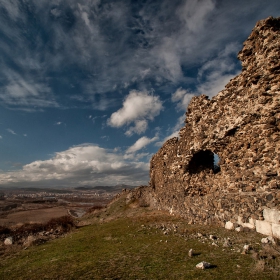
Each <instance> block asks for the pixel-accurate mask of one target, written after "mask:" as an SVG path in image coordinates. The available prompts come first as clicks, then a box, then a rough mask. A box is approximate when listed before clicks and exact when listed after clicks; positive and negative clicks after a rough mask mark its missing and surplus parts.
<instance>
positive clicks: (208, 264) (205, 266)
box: [195, 261, 211, 269]
mask: <svg viewBox="0 0 280 280" xmlns="http://www.w3.org/2000/svg"><path fill="white" fill-rule="evenodd" d="M195 267H196V268H199V269H206V268H210V267H211V264H210V263H208V262H204V261H203V262H200V263H198V264H197V265H196V266H195Z"/></svg>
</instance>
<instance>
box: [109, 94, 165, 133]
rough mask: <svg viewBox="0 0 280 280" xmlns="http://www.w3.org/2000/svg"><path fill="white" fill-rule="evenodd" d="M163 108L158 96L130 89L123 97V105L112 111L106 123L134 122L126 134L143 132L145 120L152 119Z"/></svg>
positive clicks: (111, 124) (115, 125) (127, 123)
mask: <svg viewBox="0 0 280 280" xmlns="http://www.w3.org/2000/svg"><path fill="white" fill-rule="evenodd" d="M162 109H163V106H162V102H161V100H160V99H159V97H158V96H155V95H153V94H149V93H148V92H145V91H136V90H132V91H130V93H129V94H128V96H127V97H126V98H125V100H124V102H123V107H122V108H121V109H119V110H118V111H117V112H115V113H113V114H112V115H111V117H110V119H108V121H107V123H108V125H110V126H112V127H121V126H124V125H129V124H131V123H134V127H131V128H129V129H128V131H127V132H126V134H127V135H128V136H130V135H132V134H133V133H138V134H140V133H143V132H145V131H146V129H147V120H153V119H154V117H156V116H157V115H159V113H160V111H161V110H162Z"/></svg>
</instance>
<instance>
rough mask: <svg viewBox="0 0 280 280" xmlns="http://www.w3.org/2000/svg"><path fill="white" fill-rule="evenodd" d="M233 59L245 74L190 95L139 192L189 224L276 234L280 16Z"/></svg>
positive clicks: (262, 24) (279, 219) (279, 223)
mask: <svg viewBox="0 0 280 280" xmlns="http://www.w3.org/2000/svg"><path fill="white" fill-rule="evenodd" d="M238 58H239V59H240V60H241V62H242V72H241V73H240V75H238V76H236V77H235V78H234V79H232V80H231V81H230V82H229V83H228V84H227V85H226V86H225V89H224V90H222V91H221V92H219V93H218V95H216V96H215V97H213V98H212V99H209V98H208V97H207V96H206V95H201V96H199V97H194V98H193V99H192V100H191V102H190V104H189V106H188V108H187V112H186V120H185V126H184V127H183V128H182V129H181V130H180V133H179V138H172V139H170V140H168V141H167V142H166V143H165V144H164V145H163V146H162V148H160V150H159V151H158V152H157V153H156V154H155V155H154V156H153V157H152V159H151V163H150V186H149V187H147V188H146V189H145V188H144V189H143V188H142V189H141V192H140V194H139V196H141V195H142V196H145V198H146V200H149V203H150V204H151V205H152V206H154V207H156V208H158V209H164V210H168V211H170V213H174V214H179V215H181V216H183V217H185V218H186V219H187V220H188V222H189V223H204V224H210V223H220V224H222V225H225V224H227V226H228V225H229V224H230V225H233V226H235V225H236V226H237V225H241V226H243V227H249V228H256V230H257V231H259V232H261V233H263V234H267V235H274V236H276V237H278V238H280V203H279V202H280V18H272V17H269V18H267V19H265V20H261V21H259V22H258V23H257V24H256V26H255V27H254V29H253V30H252V33H251V35H250V36H249V38H248V39H247V40H246V41H245V42H244V47H243V49H242V51H240V52H239V54H238ZM215 154H216V155H215ZM214 156H215V157H216V158H217V156H218V158H219V163H217V164H214Z"/></svg>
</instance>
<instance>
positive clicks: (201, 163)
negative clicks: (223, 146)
mask: <svg viewBox="0 0 280 280" xmlns="http://www.w3.org/2000/svg"><path fill="white" fill-rule="evenodd" d="M219 161H220V159H219V156H218V155H217V154H214V153H213V152H212V151H210V150H205V151H199V152H197V153H195V154H194V155H193V157H192V159H191V161H190V163H189V167H188V171H189V173H190V174H196V173H199V172H201V171H203V170H212V171H213V172H214V173H215V174H216V173H218V172H219V171H220V166H219Z"/></svg>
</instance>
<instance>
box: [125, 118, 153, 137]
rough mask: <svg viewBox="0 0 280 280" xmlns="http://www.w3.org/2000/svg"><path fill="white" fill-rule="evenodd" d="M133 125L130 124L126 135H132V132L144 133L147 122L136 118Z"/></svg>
mask: <svg viewBox="0 0 280 280" xmlns="http://www.w3.org/2000/svg"><path fill="white" fill-rule="evenodd" d="M134 123H135V126H131V127H130V128H129V129H128V130H127V131H126V132H125V135H126V136H132V135H133V134H134V133H137V134H141V133H144V132H145V131H146V129H147V127H148V122H147V121H146V120H137V121H135V122H134Z"/></svg>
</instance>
